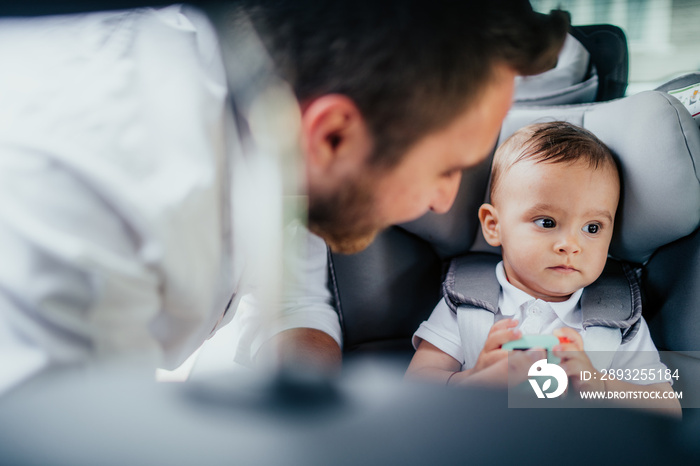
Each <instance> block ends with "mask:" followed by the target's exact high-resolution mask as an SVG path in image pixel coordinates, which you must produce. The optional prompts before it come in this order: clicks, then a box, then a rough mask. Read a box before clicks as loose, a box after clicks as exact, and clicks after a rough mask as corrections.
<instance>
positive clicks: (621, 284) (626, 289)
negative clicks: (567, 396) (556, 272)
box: [443, 253, 642, 369]
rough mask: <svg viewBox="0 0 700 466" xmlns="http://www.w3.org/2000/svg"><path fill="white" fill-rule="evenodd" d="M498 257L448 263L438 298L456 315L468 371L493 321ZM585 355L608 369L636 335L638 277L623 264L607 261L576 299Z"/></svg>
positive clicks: (468, 257)
mask: <svg viewBox="0 0 700 466" xmlns="http://www.w3.org/2000/svg"><path fill="white" fill-rule="evenodd" d="M500 260H501V257H500V256H498V255H495V254H489V253H471V254H468V255H465V256H461V257H458V258H456V259H454V260H453V261H452V262H451V263H450V268H449V270H448V272H447V276H446V277H445V282H444V284H443V295H444V297H445V302H446V303H447V305H448V306H449V307H450V309H451V310H452V311H453V312H455V313H456V315H457V322H458V325H459V330H460V338H461V340H462V348H463V353H464V367H473V366H474V365H475V364H476V360H477V358H478V357H479V354H480V353H481V350H482V349H483V346H484V343H485V342H486V337H487V336H488V332H489V330H490V329H491V327H492V326H493V324H494V322H495V317H496V316H495V313H496V312H497V310H498V298H499V295H500V292H501V288H500V284H499V283H498V279H497V278H496V265H497V264H498V262H500ZM581 310H582V313H583V327H584V328H585V329H586V332H585V334H584V337H583V339H584V350H585V351H586V352H587V353H589V358H590V359H591V363H592V364H593V365H594V367H596V368H597V369H603V368H607V367H609V366H610V363H611V362H612V358H613V356H614V353H615V351H616V350H617V349H618V347H619V346H620V345H621V344H622V343H625V342H627V341H629V340H630V339H631V338H632V337H634V335H635V334H636V333H637V330H638V328H639V324H640V317H641V312H642V309H641V293H640V289H639V276H638V274H637V273H636V272H635V271H634V270H633V269H632V268H631V267H629V266H628V265H626V264H622V263H620V262H617V261H614V260H608V262H607V264H606V267H605V269H604V271H603V273H602V274H601V276H600V277H599V278H598V280H597V281H596V282H595V283H593V284H591V285H589V286H588V287H586V289H584V292H583V294H582V296H581Z"/></svg>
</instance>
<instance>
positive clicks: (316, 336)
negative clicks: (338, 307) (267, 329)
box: [256, 328, 343, 373]
mask: <svg viewBox="0 0 700 466" xmlns="http://www.w3.org/2000/svg"><path fill="white" fill-rule="evenodd" d="M260 359H263V360H270V361H274V363H275V364H276V365H277V366H279V367H280V368H284V369H286V368H289V369H294V368H298V367H302V368H304V370H310V371H317V372H324V373H337V372H339V371H340V368H341V365H342V360H343V358H342V352H341V350H340V346H339V345H338V343H337V342H336V341H335V339H333V337H331V336H330V335H328V334H327V333H325V332H322V331H321V330H316V329H313V328H293V329H289V330H285V331H283V332H280V333H278V334H277V335H275V336H274V337H272V338H271V339H270V340H268V341H267V342H266V343H265V344H264V345H263V346H261V348H260V351H259V352H258V354H257V357H256V360H260Z"/></svg>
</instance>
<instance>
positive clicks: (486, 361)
mask: <svg viewBox="0 0 700 466" xmlns="http://www.w3.org/2000/svg"><path fill="white" fill-rule="evenodd" d="M517 325H518V321H517V320H515V319H503V320H499V321H498V322H496V323H495V324H493V326H492V327H491V330H489V334H488V336H487V337H486V343H484V348H483V349H482V350H481V353H479V357H478V358H477V360H476V364H475V365H474V372H478V371H480V370H482V369H485V368H486V367H489V366H491V365H493V364H495V363H497V362H498V361H500V360H501V359H504V358H505V357H506V356H507V355H508V352H507V351H506V350H504V349H502V348H501V346H502V345H503V344H504V343H506V342H509V341H512V340H517V339H518V338H520V337H521V336H522V332H521V331H520V330H518V329H516V328H515V327H516V326H517Z"/></svg>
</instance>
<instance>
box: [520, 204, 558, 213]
mask: <svg viewBox="0 0 700 466" xmlns="http://www.w3.org/2000/svg"><path fill="white" fill-rule="evenodd" d="M562 211H563V209H560V208H558V207H555V206H553V205H551V204H547V203H544V202H540V203H538V204H535V205H534V206H532V207H530V208H529V209H528V210H527V215H535V214H541V213H545V212H562Z"/></svg>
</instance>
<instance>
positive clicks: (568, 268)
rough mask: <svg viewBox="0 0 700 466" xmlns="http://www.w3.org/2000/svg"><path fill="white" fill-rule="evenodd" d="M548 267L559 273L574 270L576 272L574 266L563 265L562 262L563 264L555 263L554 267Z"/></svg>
mask: <svg viewBox="0 0 700 466" xmlns="http://www.w3.org/2000/svg"><path fill="white" fill-rule="evenodd" d="M550 269H551V270H554V271H555V272H559V273H574V272H578V270H577V269H576V268H575V267H573V266H571V265H565V264H564V265H556V266H554V267H550Z"/></svg>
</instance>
